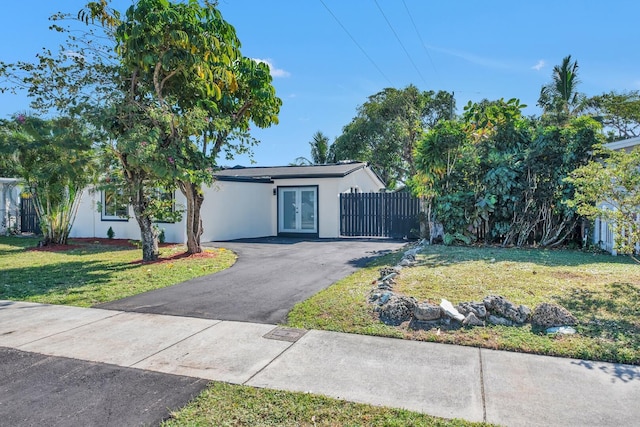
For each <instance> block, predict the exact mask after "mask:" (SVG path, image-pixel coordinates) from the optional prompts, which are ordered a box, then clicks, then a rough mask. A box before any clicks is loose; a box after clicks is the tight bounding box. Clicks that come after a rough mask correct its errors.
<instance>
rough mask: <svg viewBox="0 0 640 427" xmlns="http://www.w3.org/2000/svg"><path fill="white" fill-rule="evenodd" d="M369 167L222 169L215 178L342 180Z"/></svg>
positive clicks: (361, 164)
mask: <svg viewBox="0 0 640 427" xmlns="http://www.w3.org/2000/svg"><path fill="white" fill-rule="evenodd" d="M365 167H367V164H366V163H362V162H344V163H332V164H327V165H308V166H267V167H250V168H247V167H242V166H236V167H233V168H228V169H222V170H220V171H218V172H216V173H214V176H215V177H216V178H217V179H219V180H221V181H249V182H265V180H266V182H269V181H271V180H272V179H295V178H342V177H345V176H347V175H349V174H350V173H352V172H355V171H357V170H359V169H363V168H365Z"/></svg>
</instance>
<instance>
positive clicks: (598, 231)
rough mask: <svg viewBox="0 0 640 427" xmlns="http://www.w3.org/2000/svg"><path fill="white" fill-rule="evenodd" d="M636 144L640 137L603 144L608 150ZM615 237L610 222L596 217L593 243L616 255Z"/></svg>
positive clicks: (638, 246) (610, 206) (628, 148)
mask: <svg viewBox="0 0 640 427" xmlns="http://www.w3.org/2000/svg"><path fill="white" fill-rule="evenodd" d="M638 146H640V137H635V138H629V139H624V140H622V141H615V142H610V143H608V144H604V147H605V148H608V149H609V150H624V151H627V152H630V151H631V150H633V149H634V148H636V147H638ZM600 207H606V208H607V209H616V207H615V206H613V205H611V204H610V203H607V202H601V203H600ZM637 218H638V220H639V221H640V211H639V212H638V215H637ZM615 239H616V235H615V234H614V233H613V231H612V229H611V226H610V224H609V223H608V222H607V221H604V220H601V219H599V218H598V219H596V221H595V223H594V230H593V241H594V243H596V244H598V245H599V246H600V248H602V249H604V250H605V251H607V252H609V253H611V254H612V255H616V250H615V241H616V240H615ZM636 251H640V244H636Z"/></svg>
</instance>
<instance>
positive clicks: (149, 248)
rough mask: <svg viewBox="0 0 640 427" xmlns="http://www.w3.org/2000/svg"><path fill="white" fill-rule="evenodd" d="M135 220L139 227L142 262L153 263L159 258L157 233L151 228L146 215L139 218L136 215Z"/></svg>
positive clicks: (149, 219)
mask: <svg viewBox="0 0 640 427" xmlns="http://www.w3.org/2000/svg"><path fill="white" fill-rule="evenodd" d="M134 210H135V209H134ZM136 220H137V221H138V225H139V226H140V237H141V239H142V261H145V262H147V261H155V260H157V259H158V257H159V256H160V250H159V249H158V232H157V231H156V230H155V228H154V227H153V222H152V221H151V218H149V217H148V216H147V215H143V216H140V217H139V216H138V215H136Z"/></svg>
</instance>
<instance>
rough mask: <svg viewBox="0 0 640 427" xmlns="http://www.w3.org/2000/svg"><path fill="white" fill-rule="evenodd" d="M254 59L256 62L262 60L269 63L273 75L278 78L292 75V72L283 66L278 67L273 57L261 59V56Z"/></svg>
mask: <svg viewBox="0 0 640 427" xmlns="http://www.w3.org/2000/svg"><path fill="white" fill-rule="evenodd" d="M253 60H254V61H256V62H262V63H263V64H267V66H268V67H269V70H270V71H271V76H272V77H274V78H276V77H289V76H290V75H291V73H290V72H288V71H285V70H283V69H282V68H276V66H275V65H273V62H272V60H271V59H260V58H253Z"/></svg>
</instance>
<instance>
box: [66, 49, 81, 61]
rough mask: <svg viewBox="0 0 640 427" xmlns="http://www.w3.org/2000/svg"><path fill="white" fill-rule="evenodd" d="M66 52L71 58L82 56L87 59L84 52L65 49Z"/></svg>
mask: <svg viewBox="0 0 640 427" xmlns="http://www.w3.org/2000/svg"><path fill="white" fill-rule="evenodd" d="M64 54H65V55H67V56H69V57H71V58H82V59H85V57H84V56H83V55H82V54H80V53H78V52H74V51H73V50H65V51H64Z"/></svg>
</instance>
